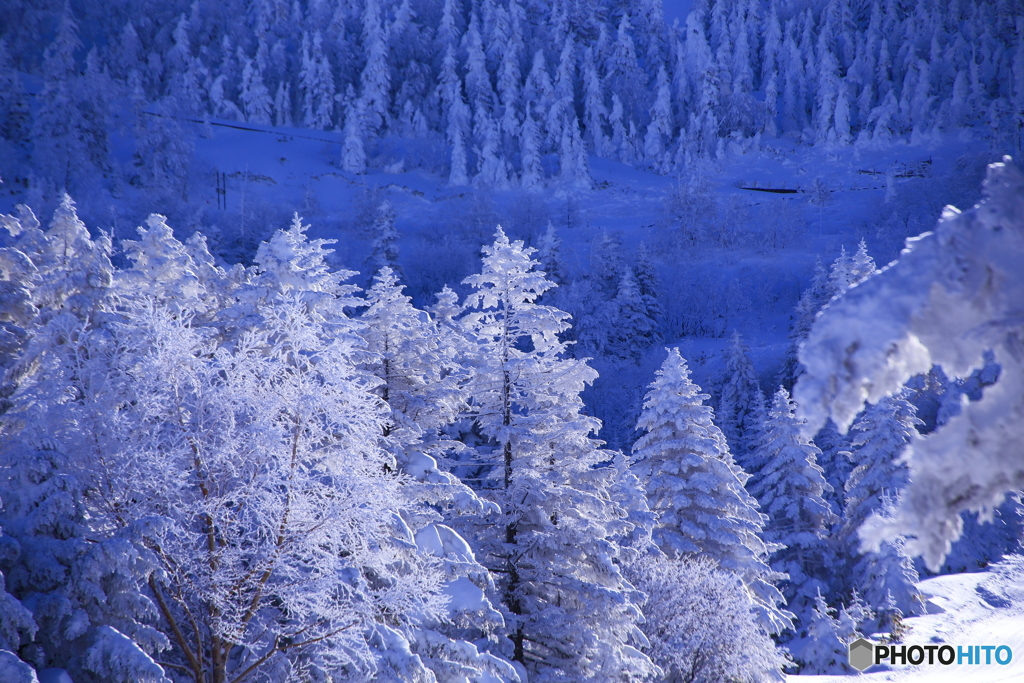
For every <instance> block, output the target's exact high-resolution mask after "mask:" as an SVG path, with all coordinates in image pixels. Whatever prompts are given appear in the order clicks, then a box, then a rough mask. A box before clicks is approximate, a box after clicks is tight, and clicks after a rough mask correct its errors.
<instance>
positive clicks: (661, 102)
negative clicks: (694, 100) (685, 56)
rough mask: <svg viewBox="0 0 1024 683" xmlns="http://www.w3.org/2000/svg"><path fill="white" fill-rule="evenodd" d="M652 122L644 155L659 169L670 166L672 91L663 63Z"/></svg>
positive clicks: (663, 169) (652, 107)
mask: <svg viewBox="0 0 1024 683" xmlns="http://www.w3.org/2000/svg"><path fill="white" fill-rule="evenodd" d="M650 114H651V122H650V123H649V124H647V135H646V137H645V138H644V155H645V156H646V157H647V163H649V164H651V166H653V167H654V168H655V170H658V171H665V170H666V169H667V167H668V164H667V161H668V152H667V150H666V142H667V141H669V140H671V139H672V128H673V126H672V91H671V89H670V88H669V79H668V71H666V70H665V66H664V65H662V66H660V67H659V68H658V81H657V95H656V96H655V99H654V104H653V105H652V106H651V111H650Z"/></svg>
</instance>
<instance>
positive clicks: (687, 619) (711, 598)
mask: <svg viewBox="0 0 1024 683" xmlns="http://www.w3.org/2000/svg"><path fill="white" fill-rule="evenodd" d="M631 575H635V580H636V582H637V586H638V587H639V588H640V589H641V590H643V591H644V592H645V593H646V594H647V602H646V603H644V608H643V611H644V617H645V619H646V621H645V622H644V625H643V631H644V634H645V635H646V636H647V639H648V640H649V641H650V644H649V646H648V647H647V651H648V652H649V653H650V655H651V658H652V659H653V660H654V662H655V664H657V665H658V666H660V667H661V669H662V676H663V680H667V681H688V682H689V683H714V682H716V681H727V680H728V681H732V680H736V681H751V682H754V681H758V682H762V681H775V680H781V679H782V667H784V666H785V665H786V664H787V663H788V660H787V658H786V656H785V655H784V654H783V652H782V651H781V650H779V649H778V648H777V647H776V646H775V643H774V642H773V641H772V639H771V638H770V637H769V636H768V634H767V633H765V632H764V629H763V628H762V627H761V626H760V624H759V622H758V619H757V618H756V616H755V613H754V611H753V610H752V608H753V604H752V602H751V599H750V594H749V593H748V592H747V591H746V590H745V588H744V586H743V582H742V581H740V580H739V578H738V577H737V576H736V575H735V574H733V573H732V572H728V571H724V570H722V569H721V568H720V567H719V566H717V565H716V563H714V562H712V561H711V560H708V559H702V558H694V559H681V560H672V559H667V558H654V557H652V558H647V559H645V560H643V561H641V562H639V563H637V565H636V566H635V567H634V569H633V571H632V572H631Z"/></svg>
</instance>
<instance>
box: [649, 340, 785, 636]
mask: <svg viewBox="0 0 1024 683" xmlns="http://www.w3.org/2000/svg"><path fill="white" fill-rule="evenodd" d="M707 398H708V395H707V394H704V393H701V391H700V388H699V387H698V386H697V385H696V384H694V383H693V382H692V381H691V380H690V370H689V368H688V367H687V365H686V361H685V360H683V357H682V356H681V355H680V354H679V350H678V349H676V348H673V349H669V351H668V357H667V358H666V359H665V362H664V363H663V364H662V366H661V369H660V370H658V372H657V373H656V374H655V380H654V382H652V383H651V385H650V388H649V389H648V391H647V396H646V398H645V400H644V406H643V412H642V413H641V415H640V419H639V421H638V422H637V429H639V430H643V431H644V432H645V434H644V435H643V436H642V437H640V439H639V440H638V441H637V442H636V444H635V445H634V446H633V461H634V465H633V469H634V471H635V472H636V473H637V476H638V477H640V479H641V481H643V482H644V485H645V486H646V488H647V496H648V500H649V503H650V507H651V510H652V511H653V512H654V513H655V514H656V515H657V516H658V522H657V526H656V527H655V530H654V541H655V542H656V543H657V544H658V546H659V547H660V548H661V550H662V551H663V552H664V553H665V554H666V555H668V556H669V557H672V558H683V557H696V556H702V557H707V558H710V559H712V560H714V561H715V562H716V563H717V564H718V565H719V566H720V567H722V568H723V569H725V570H727V571H730V572H733V573H734V574H736V575H737V576H739V578H740V579H741V580H742V581H743V584H744V585H745V586H746V587H747V590H748V591H749V593H750V595H751V599H752V601H753V603H754V605H755V609H756V610H757V611H758V613H759V622H760V624H761V627H762V628H764V630H765V631H766V632H767V633H780V632H781V631H782V630H784V629H785V628H788V627H789V626H790V620H791V618H792V615H791V614H789V613H788V612H787V611H786V610H785V609H784V607H783V600H782V595H781V594H780V593H779V591H778V589H777V588H776V587H775V582H776V581H778V580H779V579H780V578H781V576H780V575H779V574H777V573H775V572H774V571H772V570H771V569H770V568H769V567H768V565H767V559H768V554H769V552H771V551H772V550H775V549H777V546H774V545H771V544H766V543H765V542H764V541H763V540H762V539H761V534H762V532H763V530H764V525H765V523H766V522H767V518H766V517H765V516H764V515H762V514H761V513H760V512H758V509H757V501H756V500H754V499H753V497H751V496H750V494H748V493H747V491H746V489H745V488H744V487H743V485H744V483H745V482H746V480H747V474H746V473H745V472H743V470H742V469H740V468H739V467H737V466H736V465H735V464H734V463H733V459H732V456H731V455H730V453H729V447H728V444H727V443H726V440H725V436H723V434H722V432H721V430H719V429H718V427H716V426H715V424H714V422H713V419H712V410H711V408H710V407H709V406H706V405H704V401H705V400H706V399H707Z"/></svg>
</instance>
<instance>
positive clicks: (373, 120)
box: [359, 0, 391, 135]
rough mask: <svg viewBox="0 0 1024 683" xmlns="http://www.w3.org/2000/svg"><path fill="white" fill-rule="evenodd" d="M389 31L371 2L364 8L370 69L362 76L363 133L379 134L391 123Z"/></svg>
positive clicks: (366, 68) (365, 46) (365, 39)
mask: <svg viewBox="0 0 1024 683" xmlns="http://www.w3.org/2000/svg"><path fill="white" fill-rule="evenodd" d="M386 38H387V36H386V30H385V28H384V25H383V24H382V23H381V7H380V5H379V4H378V1H377V0H367V2H366V6H365V7H364V9H363V49H364V50H366V66H365V67H363V72H362V74H361V75H360V77H359V81H360V93H359V100H360V102H361V103H362V110H363V112H362V113H363V121H364V125H363V130H364V131H365V132H366V133H368V134H370V135H373V134H376V133H378V132H379V131H380V130H381V128H382V127H383V126H384V125H386V124H387V122H388V114H389V112H388V109H389V107H390V104H391V68H390V66H389V65H388V45H387V40H386Z"/></svg>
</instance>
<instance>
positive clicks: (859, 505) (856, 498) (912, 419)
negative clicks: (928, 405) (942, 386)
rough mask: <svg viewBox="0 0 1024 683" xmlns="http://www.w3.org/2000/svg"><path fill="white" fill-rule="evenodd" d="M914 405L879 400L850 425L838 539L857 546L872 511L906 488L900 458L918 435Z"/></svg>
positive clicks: (895, 399) (905, 472)
mask: <svg viewBox="0 0 1024 683" xmlns="http://www.w3.org/2000/svg"><path fill="white" fill-rule="evenodd" d="M920 424H922V423H921V420H919V419H918V418H917V415H916V411H915V409H914V406H913V405H911V404H910V403H909V402H908V401H907V400H906V398H905V397H902V396H899V395H895V396H886V397H884V398H882V399H881V400H880V401H879V402H878V403H877V404H874V405H871V406H868V408H867V410H865V411H864V413H863V414H862V415H861V416H860V417H859V418H858V419H857V421H856V422H854V423H853V426H852V428H851V429H852V432H853V440H852V442H851V448H852V450H851V452H850V453H849V458H850V459H851V460H852V461H853V463H854V468H853V471H852V472H851V473H850V477H849V479H848V480H847V482H846V506H845V509H844V512H843V527H842V529H841V531H840V533H839V536H840V538H843V539H846V540H848V541H849V542H850V543H851V544H852V546H853V547H852V548H851V550H856V548H857V546H859V544H860V543H859V539H858V538H856V532H857V530H858V529H859V528H860V526H861V525H862V524H863V523H864V522H865V520H867V518H868V517H869V516H871V514H872V513H873V512H876V511H878V510H880V509H881V508H882V502H883V500H884V499H886V498H889V499H895V498H896V497H897V496H898V495H899V492H900V491H902V490H903V488H904V487H905V486H906V485H907V481H908V479H909V474H910V473H909V471H908V469H907V466H906V464H905V463H903V462H901V460H900V456H901V455H902V454H903V450H904V448H906V447H907V445H909V444H910V442H911V441H912V440H913V438H914V436H916V435H917V426H918V425H920Z"/></svg>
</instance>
